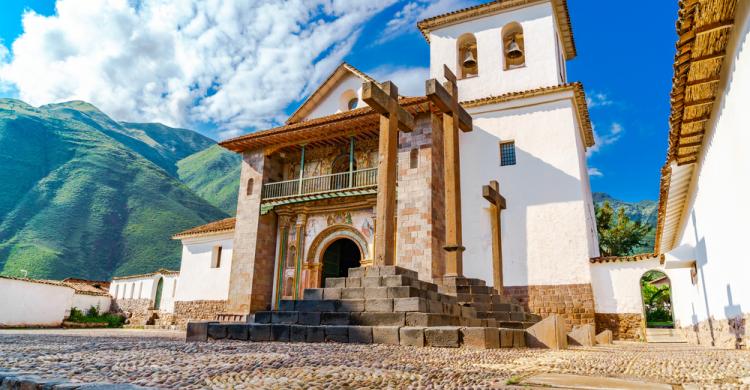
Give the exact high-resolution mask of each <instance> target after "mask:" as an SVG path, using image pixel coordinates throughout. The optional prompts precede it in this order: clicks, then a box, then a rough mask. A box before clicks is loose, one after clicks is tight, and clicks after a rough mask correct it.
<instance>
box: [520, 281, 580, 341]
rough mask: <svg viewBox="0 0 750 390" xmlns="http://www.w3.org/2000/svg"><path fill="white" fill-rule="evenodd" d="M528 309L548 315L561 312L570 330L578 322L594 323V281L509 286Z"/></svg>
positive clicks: (543, 315) (544, 315)
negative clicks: (591, 282) (590, 282)
mask: <svg viewBox="0 0 750 390" xmlns="http://www.w3.org/2000/svg"><path fill="white" fill-rule="evenodd" d="M505 294H506V295H508V296H510V297H512V298H514V299H515V300H516V301H517V302H518V303H519V304H520V305H521V306H523V307H524V309H525V310H526V311H528V312H531V313H534V314H539V315H540V316H542V317H547V316H548V315H550V314H558V315H560V316H561V317H563V318H564V319H565V328H566V330H567V331H568V332H569V331H571V330H572V329H573V326H575V325H584V324H591V325H594V324H595V321H594V292H593V290H592V289H591V284H588V283H586V284H561V285H535V286H510V287H505Z"/></svg>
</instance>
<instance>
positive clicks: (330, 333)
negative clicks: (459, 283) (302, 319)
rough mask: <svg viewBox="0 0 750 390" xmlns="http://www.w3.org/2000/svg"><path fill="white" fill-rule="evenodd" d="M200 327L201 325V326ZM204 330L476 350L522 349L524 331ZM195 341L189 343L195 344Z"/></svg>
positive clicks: (246, 336)
mask: <svg viewBox="0 0 750 390" xmlns="http://www.w3.org/2000/svg"><path fill="white" fill-rule="evenodd" d="M193 324H194V323H193ZM202 325H205V323H204V324H202ZM204 328H206V334H205V335H203V336H205V337H199V338H198V339H200V340H207V339H212V340H221V339H229V340H249V341H256V342H267V341H280V342H308V343H321V342H337V343H360V344H390V345H404V346H418V347H424V346H431V347H444V348H457V347H467V348H479V349H494V348H514V347H515V348H519V347H525V332H524V331H523V330H522V329H509V328H492V327H481V326H464V327H461V326H377V325H376V326H369V325H294V324H258V323H250V324H248V323H217V322H212V323H208V324H207V327H204ZM198 339H195V340H190V341H198Z"/></svg>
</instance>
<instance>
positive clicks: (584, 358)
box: [0, 330, 750, 389]
mask: <svg viewBox="0 0 750 390" xmlns="http://www.w3.org/2000/svg"><path fill="white" fill-rule="evenodd" d="M183 338H184V333H181V332H168V331H166V332H159V331H136V330H75V331H73V330H37V331H13V330H3V331H0V370H2V369H13V370H23V371H29V372H32V373H35V374H37V375H42V376H45V377H66V378H70V379H73V380H77V381H85V382H101V381H108V382H113V383H123V382H130V383H134V384H137V385H141V386H154V387H162V388H235V389H241V388H302V387H306V388H319V389H323V388H331V389H348V388H389V387H390V388H402V387H414V388H434V387H442V388H466V387H473V388H492V387H495V388H497V387H503V386H505V385H506V384H508V383H512V382H514V381H516V380H517V379H518V378H520V377H523V376H527V375H531V374H534V373H543V372H551V373H569V374H582V375H591V376H604V377H619V378H631V379H641V380H645V381H651V382H661V383H672V384H686V383H697V384H702V385H708V386H710V387H726V388H729V387H738V386H740V383H741V381H742V378H747V377H750V351H732V350H712V349H705V348H699V347H691V346H686V345H653V344H652V345H647V344H642V343H618V344H615V345H613V346H607V347H604V346H599V347H592V348H575V349H570V350H565V351H549V350H540V349H498V350H481V351H480V350H471V349H464V348H462V349H440V348H411V347H400V346H382V345H354V344H296V343H251V342H241V341H221V342H210V343H190V344H188V343H185V342H183V341H182V339H183ZM509 381H510V382H509ZM746 386H747V385H746Z"/></svg>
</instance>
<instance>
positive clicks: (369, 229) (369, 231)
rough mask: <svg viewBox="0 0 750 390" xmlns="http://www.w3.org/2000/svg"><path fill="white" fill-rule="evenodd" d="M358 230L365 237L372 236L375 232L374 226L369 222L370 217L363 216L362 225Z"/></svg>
mask: <svg viewBox="0 0 750 390" xmlns="http://www.w3.org/2000/svg"><path fill="white" fill-rule="evenodd" d="M359 231H360V232H361V233H362V235H364V236H365V237H366V238H367V239H370V238H372V235H373V234H374V233H375V228H374V227H373V226H372V222H370V218H365V219H364V221H362V226H360V227H359Z"/></svg>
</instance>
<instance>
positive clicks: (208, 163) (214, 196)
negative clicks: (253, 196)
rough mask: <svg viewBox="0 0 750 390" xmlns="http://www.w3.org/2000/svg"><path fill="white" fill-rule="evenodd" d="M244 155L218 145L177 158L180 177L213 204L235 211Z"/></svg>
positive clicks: (231, 212) (225, 209) (229, 211)
mask: <svg viewBox="0 0 750 390" xmlns="http://www.w3.org/2000/svg"><path fill="white" fill-rule="evenodd" d="M241 163H242V158H241V157H240V155H239V154H237V153H233V152H230V151H228V150H226V149H224V148H222V147H221V146H219V145H213V146H211V147H209V148H208V149H206V150H202V151H200V152H198V153H195V154H192V155H190V156H188V157H186V158H184V159H182V160H180V161H178V162H177V177H178V178H179V179H180V180H181V181H182V182H183V183H185V185H187V186H188V187H190V189H192V190H193V191H194V192H195V193H196V194H198V196H200V197H202V198H203V199H205V200H206V201H208V202H209V203H211V204H212V205H214V206H216V207H218V208H220V209H222V210H224V211H225V212H226V213H227V214H231V215H234V214H235V213H236V211H237V192H238V191H239V189H240V168H241V166H242V164H241Z"/></svg>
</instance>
